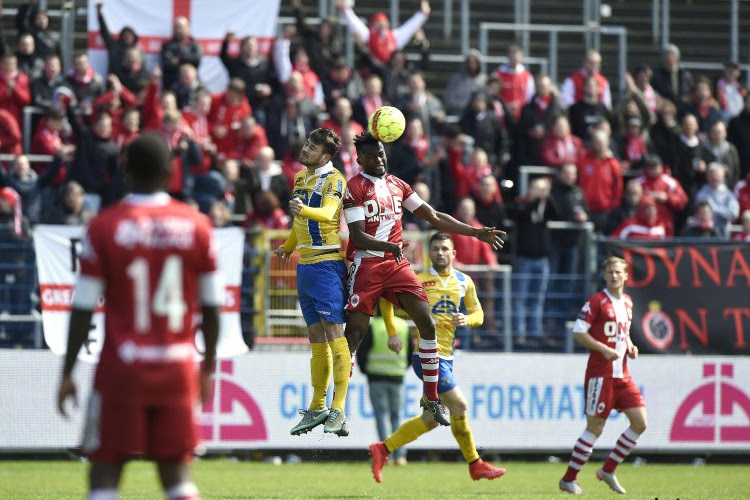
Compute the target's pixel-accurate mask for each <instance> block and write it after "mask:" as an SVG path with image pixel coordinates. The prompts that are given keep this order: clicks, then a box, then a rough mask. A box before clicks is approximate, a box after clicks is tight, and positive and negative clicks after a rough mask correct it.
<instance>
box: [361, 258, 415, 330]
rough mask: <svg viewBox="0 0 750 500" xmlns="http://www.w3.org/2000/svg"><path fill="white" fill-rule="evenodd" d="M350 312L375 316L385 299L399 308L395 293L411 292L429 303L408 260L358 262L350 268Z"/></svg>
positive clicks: (376, 259) (372, 259) (368, 259)
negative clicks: (379, 301)
mask: <svg viewBox="0 0 750 500" xmlns="http://www.w3.org/2000/svg"><path fill="white" fill-rule="evenodd" d="M347 292H348V296H349V298H348V300H347V302H346V310H347V311H361V312H363V313H365V314H368V315H370V316H373V315H374V314H375V307H376V306H377V305H378V300H379V299H380V297H381V296H382V297H383V298H384V299H386V300H388V301H390V302H392V303H393V304H395V305H397V306H398V305H399V303H398V299H397V298H396V294H398V293H409V294H411V295H414V296H415V297H416V298H418V299H419V300H422V301H424V302H428V300H427V294H426V293H425V291H424V286H422V283H421V282H420V281H419V279H418V278H417V275H416V274H414V271H413V270H412V268H411V265H410V264H409V261H408V260H406V259H402V260H401V262H396V261H395V260H391V259H387V260H386V259H378V258H364V259H355V260H354V264H352V266H351V267H350V268H349V279H348V281H347Z"/></svg>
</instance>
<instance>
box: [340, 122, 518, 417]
mask: <svg viewBox="0 0 750 500" xmlns="http://www.w3.org/2000/svg"><path fill="white" fill-rule="evenodd" d="M354 145H355V147H356V149H357V162H358V163H359V164H360V165H361V166H362V172H361V173H360V174H358V175H356V176H354V177H352V178H351V179H349V182H348V183H347V191H346V196H345V197H344V215H345V217H346V222H347V224H348V226H349V251H348V252H347V255H348V256H350V258H351V259H352V260H353V261H354V262H353V264H352V266H351V268H350V269H349V279H348V293H349V298H348V302H347V305H346V309H347V311H349V318H348V320H347V322H346V329H345V332H344V334H345V335H346V339H347V341H348V343H349V349H351V351H352V353H354V351H355V350H356V349H357V347H358V346H359V344H360V342H361V340H362V336H363V335H364V334H365V333H366V332H367V328H368V326H369V323H370V317H371V316H372V315H373V314H374V313H375V305H376V304H377V303H378V300H379V299H380V297H381V296H382V297H384V298H386V299H387V300H389V301H391V302H393V303H394V304H396V305H399V306H400V307H401V308H403V309H404V311H406V313H407V314H408V315H409V317H411V318H412V320H413V321H414V323H415V324H416V326H417V329H418V330H419V359H420V362H421V366H422V373H423V381H424V395H423V397H422V399H421V401H420V404H421V406H422V407H423V408H425V410H427V411H428V412H429V413H431V414H432V416H433V417H434V418H435V421H436V422H438V423H439V424H441V425H450V421H449V420H448V418H447V417H446V416H445V409H444V407H443V405H442V403H441V402H440V400H439V398H438V388H437V385H438V343H437V339H436V335H435V322H434V320H433V319H432V316H431V314H430V307H429V304H428V301H427V296H426V295H425V291H424V287H423V286H422V283H421V282H420V281H419V279H418V278H417V276H416V274H414V271H413V270H412V269H411V266H410V265H409V261H408V260H406V259H405V258H404V255H403V252H402V248H403V246H404V242H403V239H402V235H401V217H402V215H403V209H404V208H405V209H406V210H409V211H410V212H412V213H413V214H414V215H416V216H417V217H420V218H422V219H424V220H426V221H427V222H429V223H430V224H432V225H433V226H434V227H435V228H437V229H438V230H440V231H444V232H451V233H458V234H464V235H467V236H474V237H475V238H477V239H479V240H482V241H484V242H486V243H489V244H490V245H492V246H493V247H494V248H496V249H499V248H502V246H503V241H502V240H501V239H500V236H501V235H504V234H505V233H504V232H503V231H499V230H496V229H495V228H491V227H485V228H481V229H478V228H475V227H472V226H469V225H467V224H464V223H462V222H459V221H457V220H456V219H454V218H453V217H451V216H450V215H447V214H444V213H442V212H436V211H435V210H434V209H433V208H432V207H431V206H430V205H429V204H427V203H425V202H424V201H423V200H422V199H421V198H420V197H419V195H418V194H417V193H415V192H414V191H413V190H412V189H411V187H409V185H408V184H406V183H405V182H404V181H402V180H401V179H399V178H398V177H396V176H393V175H388V174H386V163H387V158H386V155H385V149H384V148H383V144H381V143H380V142H379V141H377V140H376V139H375V138H374V137H373V136H372V135H371V134H369V133H364V134H361V135H359V136H357V138H356V139H355V140H354Z"/></svg>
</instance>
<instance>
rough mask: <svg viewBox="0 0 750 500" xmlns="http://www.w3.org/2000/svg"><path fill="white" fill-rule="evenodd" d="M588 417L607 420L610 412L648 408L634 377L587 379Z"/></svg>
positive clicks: (585, 387) (585, 389)
mask: <svg viewBox="0 0 750 500" xmlns="http://www.w3.org/2000/svg"><path fill="white" fill-rule="evenodd" d="M584 391H585V392H584V393H585V395H586V415H589V416H591V417H599V418H607V417H608V416H609V414H610V412H611V411H612V410H613V409H615V410H617V411H622V410H627V409H628V408H637V407H640V406H646V404H645V403H644V402H643V395H642V394H641V391H640V390H638V386H637V385H635V382H633V378H632V377H627V378H613V377H592V378H588V379H586V383H585V386H584Z"/></svg>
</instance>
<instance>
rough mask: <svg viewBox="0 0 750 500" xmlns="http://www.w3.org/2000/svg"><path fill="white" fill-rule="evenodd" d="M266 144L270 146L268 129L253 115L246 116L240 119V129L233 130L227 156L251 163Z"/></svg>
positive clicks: (245, 163) (244, 162)
mask: <svg viewBox="0 0 750 500" xmlns="http://www.w3.org/2000/svg"><path fill="white" fill-rule="evenodd" d="M265 146H268V138H267V137H266V131H265V130H264V129H263V127H262V126H260V125H259V124H258V123H257V122H256V121H255V117H253V115H249V116H245V117H244V118H242V120H241V121H240V128H239V130H236V131H233V132H232V134H231V136H230V140H229V142H228V146H227V151H226V157H227V158H231V159H233V160H240V163H242V164H244V165H250V164H251V163H252V162H254V161H255V159H256V158H257V157H258V152H259V151H260V149H261V148H263V147H265Z"/></svg>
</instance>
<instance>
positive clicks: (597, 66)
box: [560, 49, 612, 109]
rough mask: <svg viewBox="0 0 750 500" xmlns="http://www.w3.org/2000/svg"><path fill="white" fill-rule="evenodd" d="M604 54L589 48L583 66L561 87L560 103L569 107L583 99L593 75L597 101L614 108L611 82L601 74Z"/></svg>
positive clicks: (608, 107)
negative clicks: (588, 81) (595, 83)
mask: <svg viewBox="0 0 750 500" xmlns="http://www.w3.org/2000/svg"><path fill="white" fill-rule="evenodd" d="M601 67H602V56H601V54H599V52H597V51H596V50H593V49H589V50H588V51H586V54H585V56H584V58H583V67H581V68H580V69H579V70H578V71H576V72H574V73H573V74H571V75H570V76H568V77H567V78H566V79H565V81H563V84H562V88H561V89H560V103H561V104H562V105H563V106H564V107H566V108H568V107H570V106H572V105H573V104H575V103H576V102H578V101H580V100H582V99H583V95H584V91H585V86H586V81H587V80H588V79H589V78H590V77H593V78H594V79H596V81H597V83H598V85H597V96H596V100H597V102H601V103H602V104H604V105H605V106H606V107H607V109H612V92H611V90H610V87H609V82H608V81H607V79H606V78H605V77H604V75H602V74H601Z"/></svg>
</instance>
